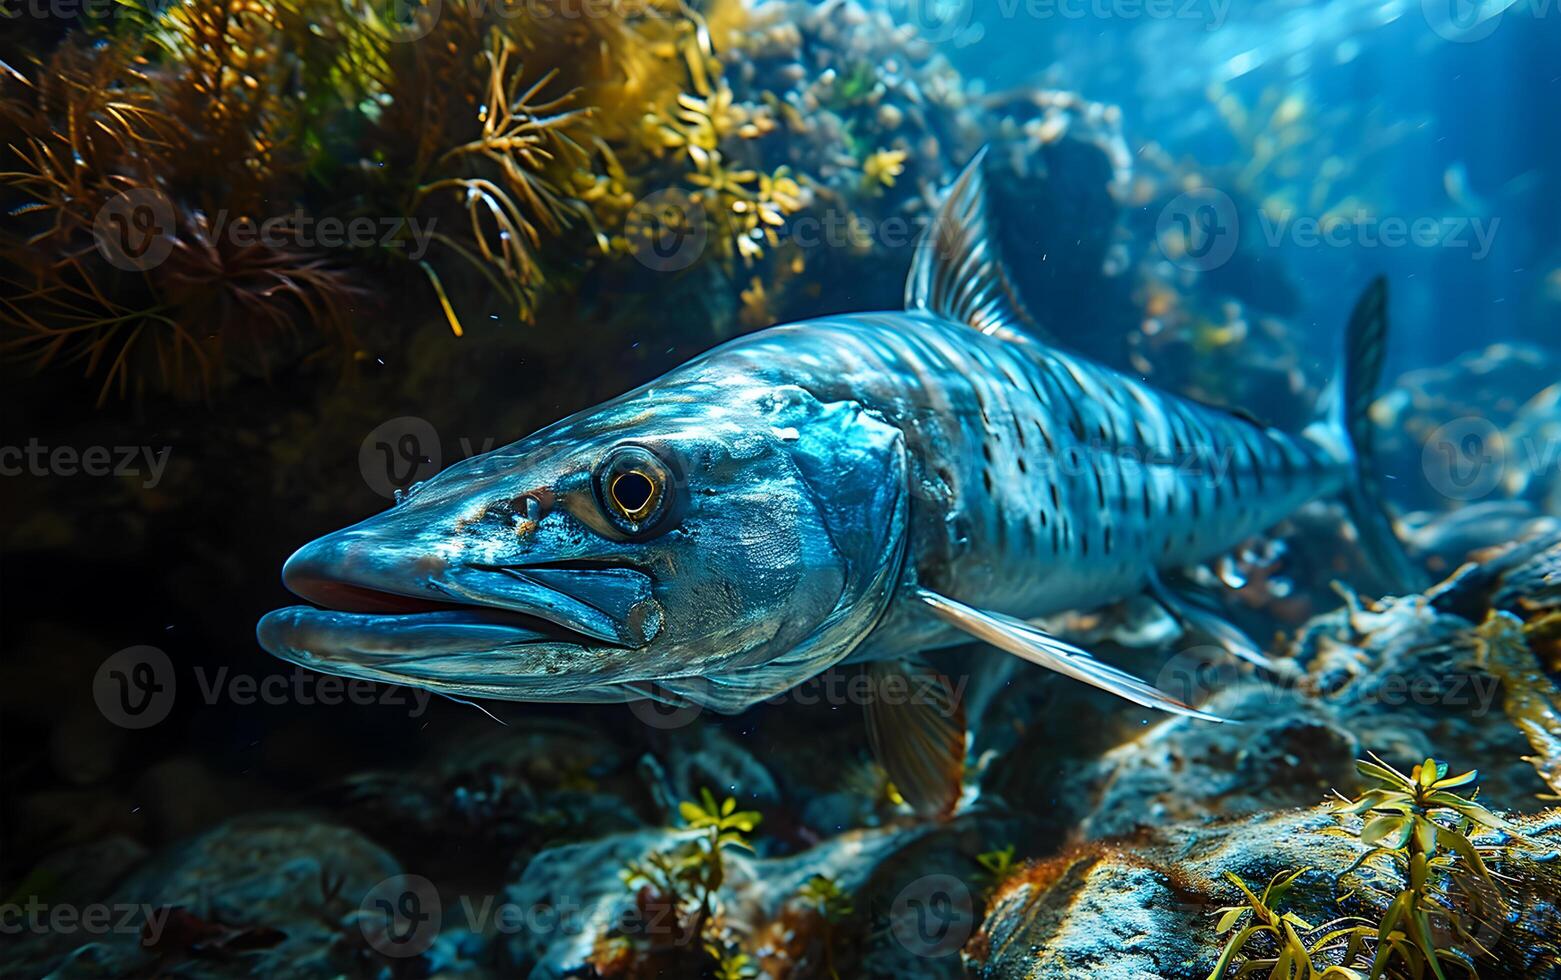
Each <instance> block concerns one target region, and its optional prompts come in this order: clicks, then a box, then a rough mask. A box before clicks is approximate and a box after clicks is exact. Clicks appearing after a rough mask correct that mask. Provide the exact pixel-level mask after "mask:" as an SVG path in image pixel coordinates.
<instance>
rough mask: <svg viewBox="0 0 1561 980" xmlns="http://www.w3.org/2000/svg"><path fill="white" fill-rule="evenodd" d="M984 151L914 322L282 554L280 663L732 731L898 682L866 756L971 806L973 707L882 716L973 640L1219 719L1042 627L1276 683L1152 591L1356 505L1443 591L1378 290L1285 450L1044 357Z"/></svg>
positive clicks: (653, 389) (560, 447) (834, 340)
mask: <svg viewBox="0 0 1561 980" xmlns="http://www.w3.org/2000/svg"><path fill="white" fill-rule="evenodd" d="M982 159H983V155H981V154H978V155H977V157H976V159H974V160H972V161H971V163H970V165H969V166H967V167H966V168H965V171H964V173H962V174H961V176H960V177H959V179H958V180H956V181H955V183H954V184H953V186H951V187H950V189H949V192H948V194H947V195H946V196H945V200H944V202H943V204H942V206H941V207H940V208H939V211H938V214H937V216H936V218H935V219H934V222H933V224H932V226H931V227H930V228H929V229H928V232H927V235H926V236H925V239H926V245H925V247H922V248H920V249H918V250H917V251H916V253H915V255H914V257H913V260H912V266H911V270H910V274H909V276H908V277H907V280H906V293H905V305H904V308H903V309H901V310H896V311H884V312H877V313H859V314H850V315H841V316H831V317H825V318H821V319H816V320H809V321H804V322H801V323H795V324H789V325H782V326H777V327H772V328H770V329H768V330H763V331H759V332H758V333H755V334H752V335H749V336H747V337H742V338H738V339H736V340H733V341H731V342H730V343H728V344H726V345H724V346H722V347H720V348H717V349H716V350H714V351H711V352H709V353H707V354H704V355H702V356H700V357H696V358H694V359H693V360H690V361H689V362H687V363H686V364H684V365H682V366H681V367H678V368H676V369H674V370H673V371H671V372H669V373H667V374H666V375H664V376H662V377H661V378H658V379H656V380H655V381H652V382H650V383H649V384H646V385H644V386H642V387H640V388H638V389H636V390H634V391H630V392H627V393H625V394H623V395H622V396H620V397H618V398H615V399H612V400H610V401H608V402H604V403H602V404H600V405H597V406H595V407H594V408H590V409H587V410H585V411H583V412H581V413H579V414H577V415H575V416H573V417H571V418H568V419H563V420H561V421H559V422H558V423H556V424H554V425H552V426H548V427H547V428H544V429H542V430H540V431H538V432H535V433H533V434H532V435H530V436H527V437H526V438H524V439H522V440H520V441H519V442H516V443H514V444H512V445H509V446H505V447H502V448H500V449H495V450H493V451H491V452H489V453H485V454H483V455H481V456H478V457H474V458H472V459H469V460H466V461H464V462H462V463H459V464H457V465H455V466H452V467H450V468H449V469H447V470H445V471H443V472H441V473H440V474H439V475H438V476H436V477H434V478H433V479H431V480H429V481H427V482H426V483H425V484H421V485H419V486H417V487H413V488H409V489H408V491H407V492H406V493H404V494H402V495H401V496H400V497H398V501H397V504H396V506H395V507H393V508H391V510H389V511H387V512H384V513H382V514H379V515H376V516H373V517H370V518H368V519H367V520H364V521H362V522H360V523H359V524H357V525H354V526H351V527H348V528H344V529H342V530H340V531H338V532H336V533H334V534H329V535H326V536H324V537H322V538H320V539H318V540H316V541H314V542H311V543H310V544H308V545H306V546H304V547H303V548H300V549H299V550H298V551H297V552H296V553H294V555H293V556H292V557H291V558H289V559H288V560H287V564H286V565H285V566H284V567H283V570H282V578H283V581H284V582H285V583H286V584H287V586H288V587H289V588H290V589H291V590H292V591H293V592H295V593H296V594H297V595H299V596H300V597H302V598H304V599H306V600H308V602H309V603H310V604H309V605H294V606H290V607H287V608H284V609H278V610H276V611H274V612H272V613H270V614H268V615H267V616H266V617H265V618H264V619H262V620H261V622H260V623H259V624H258V626H257V628H256V632H257V636H258V637H259V639H260V641H261V643H262V644H263V645H264V646H265V647H266V649H268V650H270V651H271V652H272V653H274V654H276V655H277V656H279V657H282V658H283V659H285V660H288V661H290V662H293V663H297V664H300V665H303V666H307V667H311V668H315V669H322V670H327V671H330V672H332V673H337V674H342V675H344V676H350V677H360V678H367V679H371V680H376V681H384V682H390V683H412V684H416V685H418V686H421V687H426V688H428V689H430V690H435V691H438V692H440V693H442V694H446V695H449V696H451V697H458V698H461V697H494V698H507V699H511V700H551V701H558V700H568V701H582V702H590V701H615V700H634V699H639V698H647V697H649V698H656V699H659V700H663V701H668V702H670V703H673V704H697V705H701V706H705V707H709V708H712V709H715V710H718V711H722V712H729V713H730V712H737V711H742V710H744V709H745V708H748V707H751V706H752V705H755V704H758V703H760V702H761V701H763V700H765V699H767V698H770V697H773V696H775V695H777V694H780V693H783V692H785V691H786V690H789V689H790V688H792V687H795V686H796V685H797V684H799V683H802V682H803V681H805V680H807V679H808V678H810V677H814V676H816V675H818V674H819V673H821V672H823V671H825V670H828V669H829V668H831V667H832V666H834V665H836V664H840V663H844V662H847V661H860V662H863V663H865V665H866V666H865V668H864V675H865V676H866V677H867V678H868V680H869V682H870V684H871V685H872V686H873V689H874V690H879V689H881V690H882V691H883V692H884V693H885V698H884V699H883V703H881V704H878V707H877V708H876V709H874V710H870V711H869V713H868V714H869V728H870V732H871V736H870V741H871V742H872V744H873V745H874V746H875V747H876V748H877V749H878V750H881V760H882V761H883V762H884V764H885V766H886V768H887V769H888V770H889V771H890V773H891V775H892V777H893V778H894V779H895V781H896V785H899V786H901V787H903V788H907V789H909V790H911V791H912V794H913V795H915V796H918V797H919V798H920V799H919V802H917V806H918V807H919V808H923V809H926V810H927V812H946V811H947V808H948V807H949V806H951V805H952V801H953V800H954V799H956V798H957V795H958V794H957V792H951V791H950V787H952V788H953V789H954V790H957V789H958V786H959V780H958V778H957V777H958V770H959V762H960V753H961V752H962V750H963V747H964V745H965V740H964V738H963V737H962V736H961V733H960V731H959V729H960V727H961V726H962V724H963V723H962V722H960V723H958V724H956V720H957V718H958V717H959V715H960V711H959V709H958V707H957V704H956V702H957V700H958V699H957V697H956V696H954V695H953V694H952V693H951V692H949V691H945V692H944V695H945V696H941V697H934V698H931V699H922V700H921V701H919V702H918V703H916V704H901V705H898V706H894V705H890V704H889V703H888V698H887V695H888V693H889V692H890V691H891V690H892V689H893V688H894V686H895V685H896V684H900V685H901V686H903V683H904V682H906V681H907V679H909V678H912V677H915V676H923V675H925V674H926V668H925V667H924V666H921V667H919V666H917V665H916V664H917V661H918V658H919V655H920V654H921V653H922V652H924V651H930V650H935V649H940V648H944V647H949V646H952V645H955V644H961V643H965V642H968V641H970V640H977V641H980V642H982V643H985V644H988V645H989V646H991V647H995V648H996V649H998V650H1001V651H1004V652H1005V653H1007V654H1010V655H1013V656H1015V657H1018V658H1019V659H1021V660H1023V661H1025V662H1027V663H1030V664H1034V665H1037V666H1039V667H1041V668H1044V669H1047V670H1051V671H1055V672H1057V673H1059V674H1062V675H1063V676H1066V677H1069V678H1072V679H1073V680H1075V681H1081V682H1083V683H1086V684H1090V685H1093V686H1095V687H1097V688H1101V689H1103V690H1106V691H1110V692H1111V693H1113V694H1115V695H1117V696H1119V697H1121V698H1123V699H1125V700H1126V701H1129V702H1132V703H1134V704H1138V705H1142V706H1145V707H1150V708H1156V709H1160V710H1164V711H1171V712H1176V713H1178V714H1182V715H1186V716H1189V717H1194V718H1201V719H1204V720H1211V721H1218V720H1221V719H1220V718H1219V717H1218V716H1217V715H1214V714H1211V713H1209V712H1206V711H1203V710H1201V709H1200V708H1198V707H1197V706H1194V705H1190V704H1186V703H1184V702H1182V701H1179V700H1177V699H1176V698H1175V697H1173V696H1171V695H1169V694H1167V693H1166V692H1164V691H1161V690H1159V689H1158V688H1156V687H1154V686H1153V685H1151V684H1149V683H1147V682H1146V681H1144V680H1142V679H1141V678H1137V677H1134V676H1132V675H1131V674H1128V673H1126V672H1124V671H1121V670H1119V669H1117V668H1115V667H1113V666H1111V665H1110V664H1108V663H1105V662H1102V661H1100V660H1098V659H1096V658H1094V657H1093V656H1091V655H1090V653H1089V652H1088V651H1086V650H1083V649H1081V648H1079V647H1077V646H1074V645H1073V644H1071V643H1070V642H1068V641H1067V640H1066V639H1065V638H1063V637H1059V636H1056V635H1053V634H1052V633H1049V632H1047V631H1046V630H1045V629H1044V628H1043V627H1042V626H1040V625H1038V624H1037V623H1036V622H1035V620H1037V619H1041V618H1045V617H1050V616H1051V615H1053V614H1055V613H1060V612H1064V611H1069V610H1074V609H1079V610H1083V609H1088V608H1091V607H1095V606H1098V605H1101V604H1103V603H1107V602H1111V601H1114V600H1118V599H1122V598H1126V597H1128V596H1130V595H1133V594H1134V593H1137V592H1139V591H1140V590H1147V591H1148V592H1149V594H1150V595H1152V596H1153V597H1154V598H1155V599H1156V600H1157V601H1159V602H1160V603H1161V604H1162V605H1163V606H1164V607H1165V608H1166V609H1167V611H1168V612H1169V613H1170V614H1171V616H1172V617H1173V618H1174V619H1175V620H1176V621H1177V622H1178V623H1180V624H1181V625H1182V627H1183V628H1184V629H1185V630H1186V631H1189V632H1191V633H1193V634H1195V635H1201V636H1204V637H1207V638H1210V639H1212V640H1213V642H1215V643H1216V644H1217V645H1218V646H1220V647H1223V648H1224V649H1225V650H1227V651H1228V652H1229V653H1230V654H1231V655H1233V656H1235V657H1237V658H1239V659H1242V660H1245V661H1247V662H1249V663H1253V664H1257V665H1261V666H1271V664H1270V662H1269V661H1268V660H1267V658H1266V657H1265V656H1264V654H1263V653H1262V651H1261V650H1259V649H1257V648H1256V647H1255V645H1254V644H1253V643H1252V641H1251V640H1249V639H1247V638H1246V637H1245V636H1243V635H1241V633H1240V631H1239V630H1238V629H1236V628H1235V627H1234V626H1232V625H1230V624H1228V623H1225V622H1224V621H1223V620H1222V619H1221V618H1220V617H1219V616H1218V614H1217V613H1215V612H1213V611H1211V610H1210V609H1208V608H1207V604H1206V603H1200V602H1199V601H1198V600H1197V598H1196V597H1189V596H1186V595H1182V594H1180V593H1179V592H1178V591H1177V589H1176V588H1174V580H1173V581H1172V583H1171V584H1168V583H1167V582H1166V581H1165V580H1164V579H1163V577H1162V576H1160V575H1159V574H1157V572H1158V571H1160V570H1168V569H1173V568H1178V567H1183V566H1187V565H1191V564H1194V563H1197V562H1200V561H1203V560H1206V559H1209V558H1211V557H1214V556H1216V555H1219V554H1221V553H1222V552H1224V551H1226V550H1228V549H1230V548H1232V547H1234V546H1236V545H1237V544H1239V543H1240V542H1241V541H1243V540H1244V539H1246V538H1248V537H1250V536H1252V535H1254V534H1257V533H1259V532H1261V531H1263V530H1264V529H1265V528H1267V527H1269V526H1270V525H1272V524H1274V523H1276V522H1278V521H1279V520H1280V519H1282V518H1283V517H1285V516H1286V515H1287V514H1289V513H1290V512H1291V511H1293V510H1295V509H1296V508H1297V507H1299V506H1300V505H1301V504H1303V503H1305V502H1306V501H1307V500H1309V499H1311V498H1313V497H1317V496H1321V495H1323V494H1327V493H1332V492H1334V491H1342V496H1343V497H1344V499H1345V502H1346V505H1347V506H1348V507H1349V510H1350V513H1351V516H1352V518H1353V519H1354V522H1355V527H1356V529H1357V531H1358V532H1359V540H1360V544H1361V552H1362V554H1363V555H1365V556H1366V557H1367V559H1368V561H1369V562H1370V563H1371V564H1373V565H1374V566H1375V567H1376V569H1377V570H1378V571H1379V573H1381V574H1382V575H1383V578H1384V580H1385V581H1393V582H1399V583H1405V584H1406V585H1407V586H1408V587H1410V588H1414V587H1415V585H1414V582H1415V581H1416V580H1418V579H1419V578H1421V577H1422V576H1423V570H1422V569H1418V568H1416V567H1415V566H1414V563H1413V562H1412V561H1410V559H1409V558H1408V556H1406V555H1405V554H1404V552H1403V549H1402V548H1401V547H1400V545H1399V543H1398V541H1397V540H1396V538H1395V536H1394V530H1393V526H1392V521H1391V517H1390V515H1389V514H1388V512H1387V511H1386V509H1385V508H1384V507H1383V502H1382V500H1381V496H1380V493H1379V492H1378V489H1379V488H1378V486H1377V483H1376V481H1375V480H1374V479H1373V478H1372V477H1371V475H1370V469H1369V464H1370V462H1371V459H1370V448H1371V442H1372V440H1371V431H1370V423H1369V420H1368V419H1367V418H1366V415H1365V408H1366V406H1368V405H1369V404H1370V401H1371V398H1372V396H1373V393H1374V391H1375V388H1376V383H1377V381H1378V380H1379V379H1380V370H1381V364H1382V349H1383V345H1384V343H1385V338H1386V329H1387V320H1386V314H1385V310H1386V302H1387V295H1386V285H1385V284H1384V283H1383V282H1382V281H1381V280H1380V279H1379V280H1377V281H1376V282H1374V283H1373V284H1372V285H1371V286H1370V287H1368V289H1367V290H1366V292H1365V293H1364V294H1363V295H1362V297H1361V299H1360V301H1359V302H1358V303H1357V304H1356V306H1355V309H1354V312H1353V313H1352V315H1351V317H1350V319H1349V322H1348V325H1347V327H1346V330H1345V332H1344V339H1345V344H1344V350H1345V352H1346V357H1345V360H1344V365H1345V370H1344V372H1343V374H1342V377H1341V379H1340V384H1339V385H1338V389H1337V394H1338V395H1339V396H1340V397H1337V398H1335V399H1334V400H1333V401H1332V406H1331V411H1332V414H1331V415H1330V416H1329V417H1328V418H1327V419H1326V420H1320V421H1319V422H1317V423H1315V424H1314V425H1313V426H1312V427H1310V428H1308V430H1307V431H1306V432H1304V433H1302V434H1301V435H1299V436H1292V435H1286V434H1284V433H1280V432H1277V431H1275V430H1273V429H1269V428H1265V427H1263V426H1261V425H1258V424H1255V423H1253V422H1251V421H1250V420H1248V419H1246V418H1244V417H1240V416H1238V415H1235V414H1232V413H1227V412H1223V411H1220V410H1218V409H1214V408H1210V407H1207V406H1203V405H1199V404H1197V403H1195V402H1192V401H1189V400H1187V399H1184V398H1180V397H1177V396H1175V395H1171V394H1168V393H1164V392H1159V391H1156V390H1155V389H1154V388H1153V387H1151V386H1150V385H1148V384H1147V383H1145V382H1143V381H1140V380H1137V379H1134V378H1131V377H1128V376H1126V375H1123V374H1120V373H1117V372H1115V371H1112V370H1110V369H1108V368H1106V367H1104V366H1102V365H1099V364H1095V363H1093V362H1091V361H1089V360H1086V359H1084V358H1081V357H1076V356H1074V355H1071V354H1069V353H1067V352H1066V351H1065V350H1063V349H1061V348H1060V347H1059V346H1058V345H1056V344H1053V343H1050V342H1048V340H1047V339H1046V336H1045V331H1044V329H1043V328H1042V327H1041V326H1040V325H1038V324H1037V323H1036V322H1035V318H1034V317H1033V316H1031V315H1030V313H1029V311H1028V310H1027V309H1026V308H1025V305H1024V303H1023V300H1022V297H1021V296H1020V295H1019V292H1018V290H1017V289H1016V288H1015V286H1014V284H1013V281H1012V279H1010V278H1009V276H1008V274H1007V272H1006V270H1005V267H1004V266H1003V263H1002V262H1001V261H1000V260H999V259H998V257H997V255H996V252H995V250H994V249H993V248H992V245H991V240H990V237H989V234H988V233H989V230H990V229H989V227H988V222H987V219H986V206H985V193H984V190H983V185H982V176H981V168H982ZM869 701H870V702H872V703H875V704H877V703H878V701H877V699H875V698H872V697H869ZM940 706H941V708H940ZM901 709H904V710H901ZM943 709H949V710H946V711H945V710H943ZM940 712H941V713H940ZM896 732H899V733H900V734H898V735H897V734H896ZM929 748H937V752H936V754H937V756H938V758H936V759H928V758H926V753H927V751H928V750H929Z"/></svg>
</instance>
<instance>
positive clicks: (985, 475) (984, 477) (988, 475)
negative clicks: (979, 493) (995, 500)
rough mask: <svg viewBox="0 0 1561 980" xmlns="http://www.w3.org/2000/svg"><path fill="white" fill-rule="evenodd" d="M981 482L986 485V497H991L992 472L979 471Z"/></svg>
mask: <svg viewBox="0 0 1561 980" xmlns="http://www.w3.org/2000/svg"><path fill="white" fill-rule="evenodd" d="M981 482H982V483H984V484H986V493H987V496H988V497H990V496H991V495H992V487H993V484H992V471H991V470H982V471H981Z"/></svg>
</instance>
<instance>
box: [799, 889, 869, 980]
mask: <svg viewBox="0 0 1561 980" xmlns="http://www.w3.org/2000/svg"><path fill="white" fill-rule="evenodd" d="M799 894H800V896H801V898H802V900H803V901H804V902H806V903H807V904H808V905H810V906H812V907H813V910H814V911H815V912H817V913H818V915H819V918H821V919H823V920H824V970H825V972H826V973H827V974H828V975H829V976H830V977H831V978H833V980H839V976H840V974H839V971H837V970H836V969H835V927H836V926H837V925H839V924H840V923H841V922H842V921H843V920H844V919H845V918H846V917H847V916H849V915H851V914H852V913H853V912H855V911H856V908H855V906H853V905H852V904H851V896H850V895H848V894H847V893H846V891H845V890H844V889H842V888H841V887H840V885H839V883H837V882H836V881H835V879H833V878H831V877H829V876H828V875H814V876H813V877H811V878H809V879H808V880H807V882H805V883H804V884H803V886H802V890H801V892H800V893H799Z"/></svg>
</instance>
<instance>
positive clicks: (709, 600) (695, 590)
mask: <svg viewBox="0 0 1561 980" xmlns="http://www.w3.org/2000/svg"><path fill="white" fill-rule="evenodd" d="M903 456H904V453H903V448H902V444H901V441H900V434H899V432H898V430H895V429H893V428H892V427H889V426H886V425H884V424H883V423H881V422H877V421H876V420H873V419H870V418H868V417H865V416H864V415H863V413H862V412H861V410H860V409H859V408H857V407H855V406H851V405H827V404H824V403H822V402H820V401H819V400H818V399H816V398H814V397H813V396H812V395H810V394H809V393H808V392H806V391H804V390H802V389H800V388H795V387H788V386H773V385H769V386H761V387H758V388H754V387H744V386H734V385H732V384H712V383H708V382H697V381H696V382H690V383H687V384H683V385H667V384H662V385H657V386H650V387H647V388H645V389H641V390H640V391H638V392H633V393H630V394H629V395H626V396H624V397H622V398H620V399H617V400H615V401H612V402H608V403H606V404H604V405H601V406H598V407H597V408H595V409H592V410H589V411H587V412H583V413H581V414H580V415H577V416H574V417H572V418H569V419H565V420H564V421H562V422H560V423H557V424H556V425H554V426H551V427H549V428H548V429H544V430H543V431H541V432H539V433H537V434H535V435H533V436H530V437H528V438H526V439H523V440H521V441H519V442H516V443H514V444H512V445H509V446H505V447H503V448H500V449H496V450H494V451H492V452H489V453H485V454H483V455H481V456H476V457H473V458H471V459H468V460H466V461H463V462H461V463H458V464H456V465H454V466H451V467H449V468H448V469H446V470H444V471H443V472H441V473H439V474H438V475H436V476H435V477H433V478H432V479H430V480H428V481H427V482H426V483H424V484H421V485H419V486H417V487H416V488H414V489H413V490H412V491H411V492H408V493H406V494H405V495H403V499H401V500H400V501H399V502H398V503H397V504H396V505H395V506H393V507H392V508H391V509H389V510H387V511H385V512H382V513H380V514H377V515H375V516H373V517H370V518H369V519H367V520H365V521H363V522H361V523H359V524H356V525H354V526H351V527H348V528H346V529H344V530H341V531H337V532H335V533H332V534H328V535H326V536H324V537H322V538H320V539H318V540H316V541H314V542H312V543H310V544H308V545H305V546H304V547H303V548H301V549H299V550H298V551H297V552H296V553H295V554H294V555H293V556H292V557H291V558H290V559H288V561H287V563H286V565H285V566H284V569H283V580H284V582H285V584H286V585H287V587H288V588H289V589H291V590H292V591H293V592H294V593H296V594H297V595H299V596H300V597H302V598H303V599H306V600H308V601H309V602H310V603H311V605H307V606H292V607H289V608H286V609H281V610H277V611H275V612H272V613H270V614H268V615H267V616H265V617H264V618H263V619H262V620H261V622H260V624H259V627H258V630H257V632H258V636H259V640H260V643H261V645H262V646H264V647H265V648H266V649H267V650H268V651H270V652H271V653H273V654H275V655H276V656H278V657H281V658H282V659H284V660H288V661H291V662H293V663H296V664H299V665H302V666H304V667H308V668H313V669H317V670H321V671H324V672H327V673H333V674H339V675H344V676H349V677H356V678H366V679H370V680H375V681H381V682H385V683H399V684H409V685H414V686H418V687H423V688H427V689H429V690H432V691H435V692H437V693H443V694H448V695H451V696H468V697H489V698H501V699H509V700H522V701H550V700H551V701H619V700H630V699H635V698H642V697H656V698H659V699H661V700H667V701H671V702H673V703H689V702H692V703H698V704H701V705H703V706H709V707H714V708H716V709H718V710H724V711H735V710H740V709H741V708H743V707H746V706H747V705H749V704H752V703H754V702H756V701H757V700H760V699H762V698H764V697H769V696H772V695H774V694H776V693H779V692H780V691H782V690H785V689H786V688H788V687H790V686H792V685H793V684H795V683H798V682H800V681H801V680H804V679H806V678H807V677H810V676H812V675H813V674H815V673H817V672H819V671H820V670H823V669H824V668H826V667H828V666H830V665H831V664H833V663H834V662H837V661H838V660H840V659H842V658H843V657H844V656H845V655H846V654H847V653H848V652H849V651H850V649H851V648H852V647H853V646H854V645H855V644H856V642H858V641H859V640H860V639H861V638H862V637H863V636H865V635H866V633H867V632H868V631H869V630H870V629H871V627H872V625H873V623H874V622H875V621H876V619H877V617H878V615H879V614H880V613H881V612H882V610H883V608H884V607H885V606H886V605H887V602H888V597H889V593H890V591H892V587H893V584H894V581H895V579H896V575H897V569H898V567H899V563H900V558H901V552H902V550H903V549H902V545H903V538H904V526H905V510H906V503H905V478H904V473H905V469H904V458H903Z"/></svg>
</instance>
